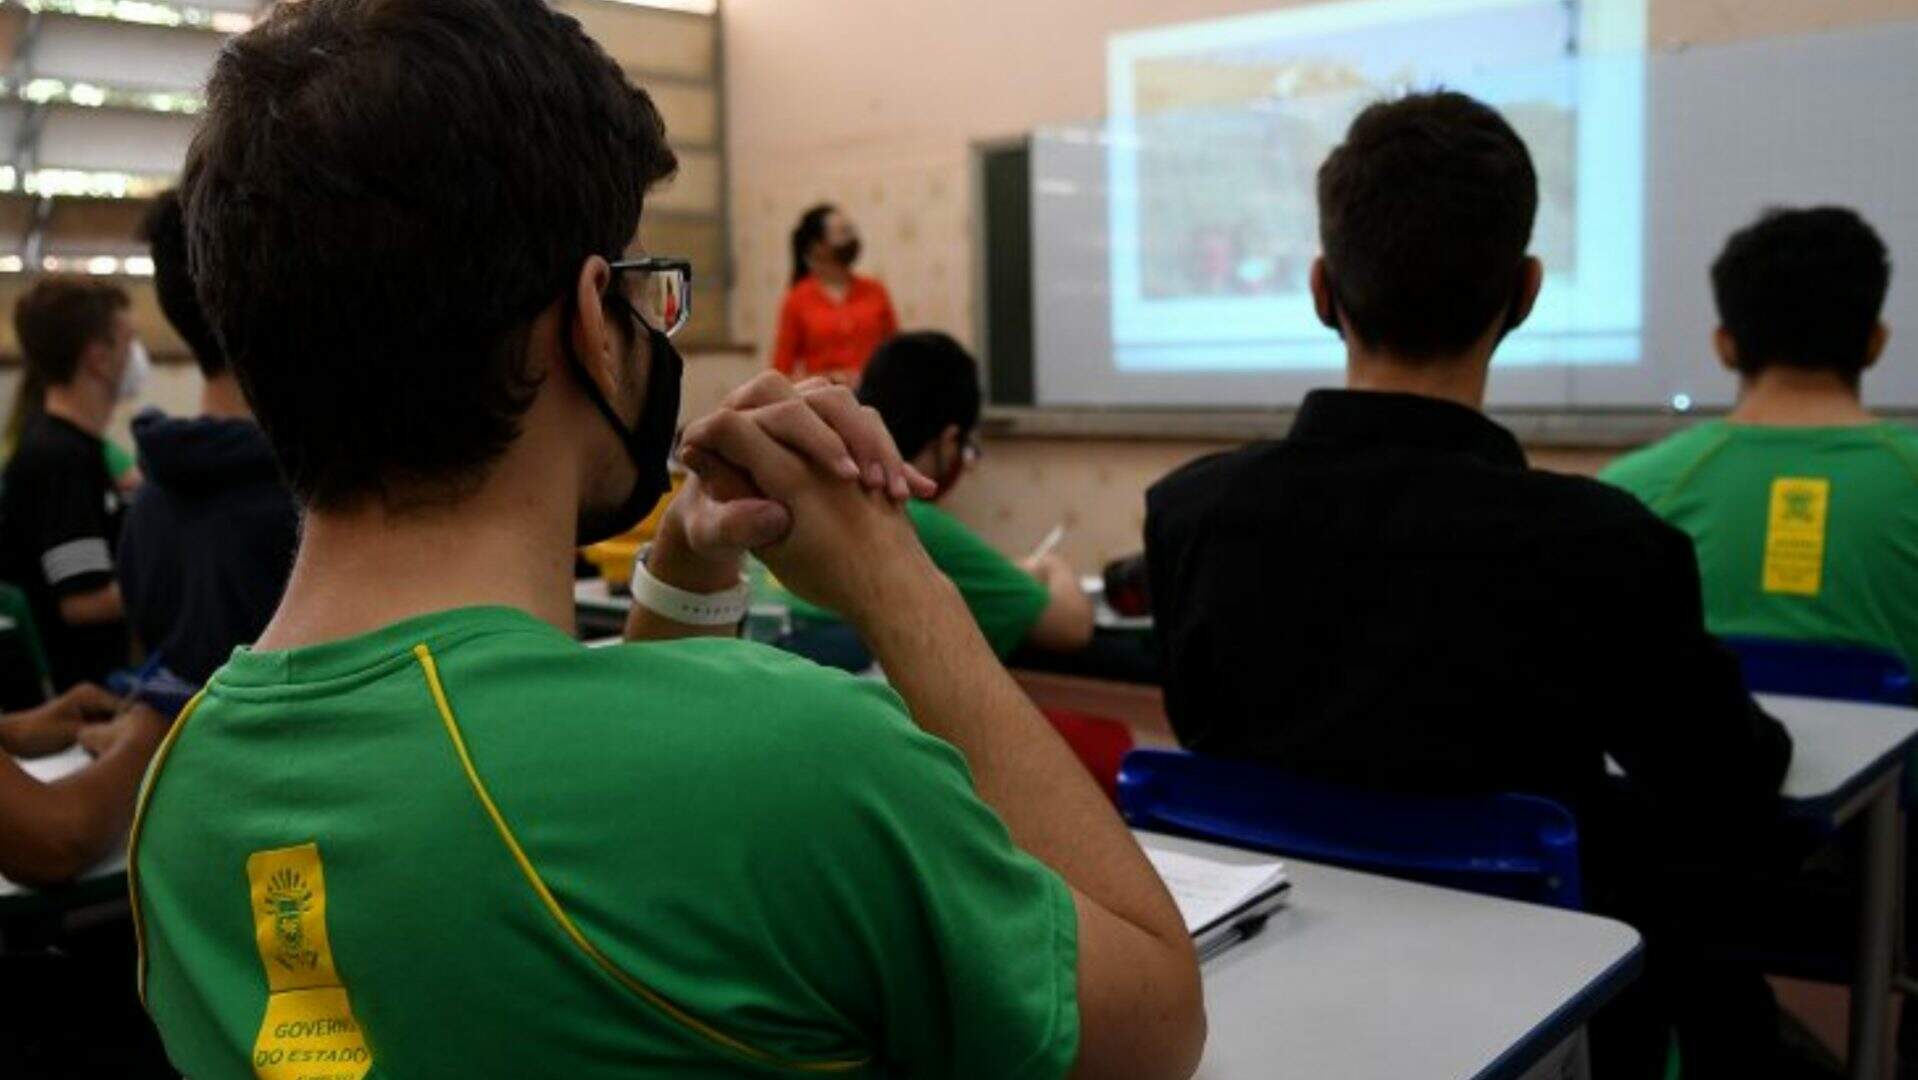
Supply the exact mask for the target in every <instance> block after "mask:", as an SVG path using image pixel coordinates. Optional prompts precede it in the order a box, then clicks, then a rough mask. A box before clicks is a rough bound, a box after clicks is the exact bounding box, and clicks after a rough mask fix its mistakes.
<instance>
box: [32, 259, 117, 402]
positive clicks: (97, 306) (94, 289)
mask: <svg viewBox="0 0 1918 1080" xmlns="http://www.w3.org/2000/svg"><path fill="white" fill-rule="evenodd" d="M128 303H129V302H128V299H127V294H126V290H125V289H122V288H120V287H119V286H118V285H114V284H112V283H110V282H106V281H100V280H97V279H94V278H85V277H72V276H66V275H59V276H53V277H44V278H41V279H40V280H39V281H36V282H34V283H33V287H32V288H30V289H28V290H27V291H26V293H25V294H23V295H22V296H21V297H20V299H19V300H17V301H15V302H14V305H13V332H14V334H15V335H16V336H17V337H19V339H20V352H21V354H22V355H23V356H24V357H25V359H26V365H27V370H28V371H29V372H30V373H31V374H32V376H33V379H34V381H36V382H37V383H38V384H39V385H40V386H42V387H48V386H64V385H66V384H67V383H70V382H72V381H73V376H74V374H75V372H77V371H78V370H79V366H80V354H81V353H83V352H85V351H86V347H87V346H88V345H89V344H91V343H93V342H96V341H112V340H113V317H114V315H116V314H118V313H119V312H122V311H125V310H126V309H127V307H128Z"/></svg>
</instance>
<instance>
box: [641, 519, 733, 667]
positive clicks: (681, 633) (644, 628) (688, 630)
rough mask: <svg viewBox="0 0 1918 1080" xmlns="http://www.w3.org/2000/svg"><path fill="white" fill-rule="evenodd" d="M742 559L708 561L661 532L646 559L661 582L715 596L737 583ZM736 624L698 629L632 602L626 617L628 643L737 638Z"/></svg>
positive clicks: (696, 626) (666, 532)
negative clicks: (698, 638) (714, 594)
mask: <svg viewBox="0 0 1918 1080" xmlns="http://www.w3.org/2000/svg"><path fill="white" fill-rule="evenodd" d="M740 565H741V560H740V558H739V557H738V556H733V557H731V558H729V559H720V560H716V561H715V560H709V559H703V558H701V557H699V556H698V555H696V554H694V553H693V552H692V551H691V550H690V549H689V548H688V547H687V546H686V545H685V544H684V542H682V541H680V540H677V539H675V538H673V536H672V535H671V534H670V533H669V532H668V531H666V530H662V531H661V533H660V537H659V540H658V541H657V542H656V543H655V544H654V545H653V549H652V551H651V552H649V553H648V554H647V557H646V567H647V571H648V572H649V573H651V574H652V575H653V576H654V577H655V578H658V579H659V580H660V581H662V582H664V583H666V584H668V585H671V586H673V587H674V588H676V589H684V590H686V591H687V592H690V593H702V594H709V593H718V592H724V591H726V590H727V589H730V588H733V587H734V586H736V585H738V584H739V581H740ZM738 636H739V626H738V624H736V623H735V624H729V625H724V626H699V625H695V624H692V623H683V622H678V621H675V620H673V619H669V618H667V617H666V616H664V615H661V614H659V613H658V612H656V611H651V610H649V609H647V608H646V607H645V606H644V605H642V604H639V603H635V604H633V610H632V612H631V614H629V615H627V616H626V640H627V641H676V640H678V639H680V638H693V637H738Z"/></svg>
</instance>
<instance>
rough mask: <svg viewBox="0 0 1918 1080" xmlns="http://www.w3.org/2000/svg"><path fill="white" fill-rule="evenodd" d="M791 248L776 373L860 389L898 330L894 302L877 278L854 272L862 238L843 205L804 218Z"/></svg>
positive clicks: (775, 353)
mask: <svg viewBox="0 0 1918 1080" xmlns="http://www.w3.org/2000/svg"><path fill="white" fill-rule="evenodd" d="M792 243H793V279H792V287H791V288H789V289H787V290H786V300H785V302H784V303H783V304H781V305H780V308H779V337H778V339H777V340H776V341H775V342H774V344H773V368H774V369H775V370H777V371H779V372H781V373H783V374H785V375H786V376H788V377H790V378H794V379H800V378H806V377H809V376H813V375H824V376H825V377H827V378H829V379H831V380H833V381H834V382H841V383H857V382H858V381H859V372H860V371H861V370H862V369H863V368H864V367H865V366H866V358H867V357H869V356H871V355H872V352H873V350H874V349H877V348H878V347H879V345H880V343H881V342H884V341H886V340H887V339H888V338H890V337H892V336H893V334H895V333H897V332H898V331H899V319H898V317H897V316H895V315H894V314H893V312H892V297H890V296H887V295H886V287H885V286H884V285H881V284H879V282H878V281H877V280H876V279H874V278H869V277H861V276H859V275H858V274H855V273H853V272H852V264H853V263H855V262H857V261H858V259H859V233H858V231H857V230H855V229H854V228H853V225H852V221H851V220H850V219H848V218H847V217H846V215H845V214H842V213H840V212H839V208H838V207H835V206H832V205H830V204H821V205H819V206H815V207H813V208H812V209H810V210H808V211H806V212H805V213H804V214H802V215H801V216H800V218H799V224H798V225H797V226H796V227H795V228H794V229H793V236H792Z"/></svg>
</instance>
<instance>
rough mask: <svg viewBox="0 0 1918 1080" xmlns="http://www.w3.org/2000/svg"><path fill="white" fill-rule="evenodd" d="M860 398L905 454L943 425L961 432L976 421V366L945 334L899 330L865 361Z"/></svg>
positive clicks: (920, 447)
mask: <svg viewBox="0 0 1918 1080" xmlns="http://www.w3.org/2000/svg"><path fill="white" fill-rule="evenodd" d="M859 400H860V401H861V402H863V403H864V404H867V405H870V406H872V407H873V408H874V409H877V410H878V411H879V416H880V419H882V420H884V421H885V423H886V430H887V431H889V432H891V433H892V441H893V442H895V443H898V444H899V452H900V453H901V454H904V455H905V456H906V457H908V458H910V457H913V456H914V455H916V454H918V453H919V452H920V451H921V450H924V449H925V448H926V447H928V446H930V445H932V442H933V440H935V439H937V438H939V433H940V432H942V431H944V430H946V428H947V427H948V426H954V427H957V428H958V429H959V433H960V434H961V435H968V434H971V432H972V429H973V428H974V427H977V426H978V424H979V365H978V363H977V362H976V361H974V360H973V358H972V354H970V353H968V352H966V350H965V347H964V346H962V345H960V344H959V343H958V342H957V341H954V340H953V339H952V338H950V337H948V336H947V335H945V334H941V333H939V332H937V331H933V330H920V331H914V332H913V333H909V334H898V335H896V336H894V337H893V338H892V339H891V340H890V341H887V342H886V343H885V344H883V345H881V346H879V348H877V349H875V350H874V351H873V354H872V359H870V360H868V361H866V369H865V372H864V374H862V375H861V376H860V377H859Z"/></svg>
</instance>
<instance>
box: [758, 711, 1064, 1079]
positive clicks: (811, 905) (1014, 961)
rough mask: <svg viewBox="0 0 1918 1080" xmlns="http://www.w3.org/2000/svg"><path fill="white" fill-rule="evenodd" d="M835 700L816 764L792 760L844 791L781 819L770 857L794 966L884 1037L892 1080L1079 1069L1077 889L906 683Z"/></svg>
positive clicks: (882, 1050)
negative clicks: (1009, 825)
mask: <svg viewBox="0 0 1918 1080" xmlns="http://www.w3.org/2000/svg"><path fill="white" fill-rule="evenodd" d="M842 681H843V682H846V683H850V682H851V680H842ZM800 694H801V695H802V696H808V697H809V696H811V695H810V694H807V693H806V692H805V691H803V690H802V691H800ZM834 697H835V702H834V704H833V705H831V706H829V708H828V710H827V711H828V713H829V714H836V718H835V719H827V718H826V717H823V716H822V717H821V718H820V723H819V724H817V725H813V726H812V731H813V734H812V735H810V736H808V738H807V747H806V749H805V750H804V751H803V752H804V754H805V756H806V757H808V758H810V759H811V763H810V765H806V764H803V763H801V762H797V761H790V760H789V761H788V766H789V767H790V768H796V769H799V770H802V771H801V773H800V774H801V775H805V774H807V773H810V774H811V775H814V776H817V777H820V778H821V779H825V778H829V779H830V782H829V783H816V784H814V785H812V786H811V788H810V790H812V791H814V792H816V793H817V796H816V797H815V798H812V799H809V800H805V802H806V805H803V806H799V807H795V806H793V805H791V804H790V803H789V804H788V805H787V806H786V807H785V808H784V810H785V813H784V814H783V815H782V817H783V820H784V821H785V822H786V823H785V824H783V825H780V824H774V823H771V822H769V823H768V825H767V829H768V832H769V834H771V835H768V836H767V837H765V838H764V839H766V840H770V841H773V842H771V843H768V844H766V845H765V846H764V847H763V848H762V853H761V855H760V856H759V858H760V859H762V860H765V861H767V862H770V863H772V864H773V865H769V866H763V867H762V868H761V870H760V872H759V876H760V877H761V878H762V879H766V878H770V879H776V880H780V881H782V882H784V883H786V888H784V889H782V890H781V895H780V909H781V915H780V917H779V919H778V920H777V925H778V926H779V928H780V929H779V931H778V932H777V933H778V936H779V939H780V940H779V944H778V946H777V948H778V950H779V952H780V953H781V954H782V956H781V962H782V964H789V965H793V966H795V967H797V968H799V969H801V970H803V971H806V972H808V973H809V976H808V977H809V981H811V982H812V983H813V985H814V987H815V989H816V991H817V992H819V993H821V994H822V996H823V997H824V998H825V999H826V1000H828V1001H829V1002H831V1004H832V1006H833V1008H834V1010H835V1011H837V1012H839V1013H840V1014H842V1015H845V1016H847V1017H849V1018H851V1019H853V1020H854V1021H855V1024H856V1026H857V1027H859V1028H861V1029H863V1030H866V1031H869V1032H875V1033H876V1034H877V1042H878V1044H877V1045H875V1046H873V1047H872V1049H873V1051H874V1052H875V1054H876V1055H877V1056H878V1057H879V1058H880V1059H881V1060H882V1062H883V1064H884V1066H885V1068H884V1069H883V1070H880V1071H885V1072H888V1073H889V1074H897V1075H910V1076H927V1077H932V1076H940V1077H955V1078H958V1077H985V1076H991V1077H1007V1078H1018V1077H1035V1078H1036V1077H1048V1078H1050V1077H1061V1076H1064V1075H1065V1074H1066V1073H1067V1072H1068V1071H1069V1070H1070V1069H1071V1067H1072V1064H1073V1062H1074V1060H1076V1058H1077V1055H1078V1040H1079V1012H1078V922H1077V912H1076V909H1075V906H1074V903H1073V899H1072V893H1071V890H1070V889H1069V888H1068V887H1067V886H1066V884H1065V882H1064V881H1063V880H1062V879H1060V878H1059V876H1058V875H1056V874H1054V873H1053V872H1052V871H1051V870H1050V869H1048V868H1046V867H1045V866H1044V865H1042V864H1040V863H1039V862H1038V861H1037V860H1036V859H1034V858H1033V857H1032V856H1030V855H1028V854H1026V853H1025V852H1023V851H1021V850H1019V849H1018V848H1017V847H1015V846H1014V845H1013V843H1012V838H1011V836H1010V835H1009V834H1008V832H1007V831H1006V827H1005V825H1004V824H1003V823H1002V822H1001V821H1000V820H999V817H998V816H997V815H996V814H995V813H993V811H992V810H991V808H989V807H987V806H986V804H985V803H984V802H982V801H981V800H980V799H979V797H978V795H977V794H976V793H975V792H974V790H973V786H972V778H971V774H970V773H969V772H968V771H967V768H966V764H965V761H964V759H963V758H962V757H961V755H960V754H959V753H958V751H956V750H955V749H954V748H953V747H952V746H950V745H949V744H947V743H945V742H943V741H941V740H939V739H936V738H934V737H933V736H931V735H928V734H926V733H925V732H923V731H921V730H920V729H919V728H918V727H917V726H916V725H914V724H913V723H912V721H911V719H910V718H909V717H908V716H907V715H906V713H905V710H904V707H903V705H902V704H901V703H900V702H899V699H898V698H897V696H896V695H894V694H892V692H891V691H890V690H886V689H884V688H881V687H877V686H875V685H873V684H863V685H856V686H851V687H850V688H849V689H848V690H847V691H845V692H842V693H840V694H836V695H834ZM793 752H794V753H800V752H801V751H800V749H799V748H798V747H796V746H795V747H794V748H793ZM787 794H788V795H790V794H793V792H792V791H791V790H790V789H789V790H788V792H787ZM795 810H797V811H799V812H798V813H797V814H796V816H795V815H794V813H793V811H795Z"/></svg>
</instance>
